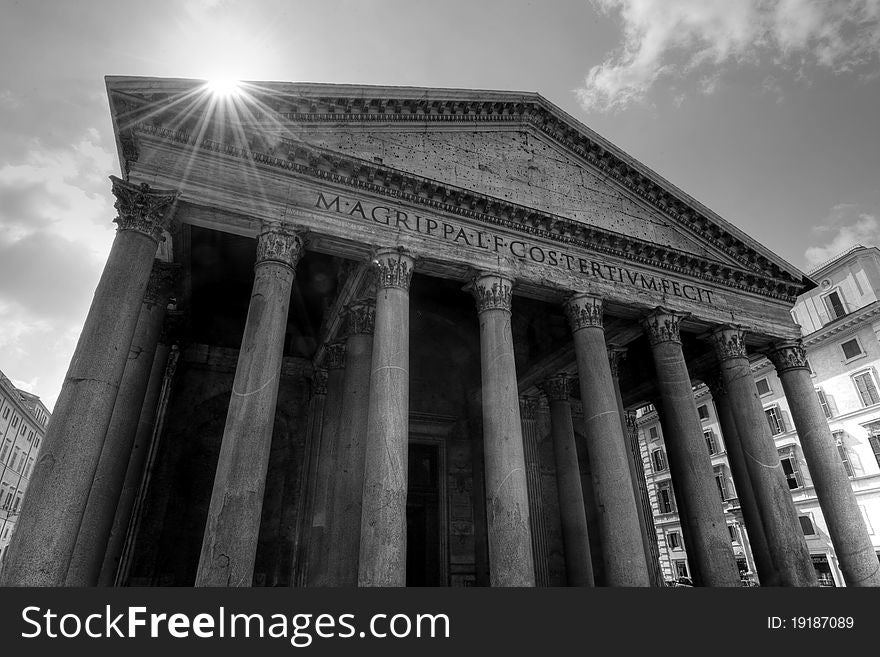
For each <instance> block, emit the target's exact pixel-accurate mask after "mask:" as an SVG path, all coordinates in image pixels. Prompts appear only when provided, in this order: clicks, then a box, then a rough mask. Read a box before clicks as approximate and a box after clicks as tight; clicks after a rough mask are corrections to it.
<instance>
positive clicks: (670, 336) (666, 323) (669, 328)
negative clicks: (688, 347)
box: [642, 308, 688, 346]
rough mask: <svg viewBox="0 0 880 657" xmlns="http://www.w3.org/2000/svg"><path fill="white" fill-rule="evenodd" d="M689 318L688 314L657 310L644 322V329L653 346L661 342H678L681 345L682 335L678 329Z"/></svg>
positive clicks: (662, 309)
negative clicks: (682, 321)
mask: <svg viewBox="0 0 880 657" xmlns="http://www.w3.org/2000/svg"><path fill="white" fill-rule="evenodd" d="M687 316H688V313H677V312H674V311H672V310H666V309H665V308H657V309H656V310H655V311H654V312H652V313H651V314H650V315H648V316H647V317H645V319H644V320H642V328H644V329H645V334H646V335H647V336H648V342H650V343H651V345H652V346H653V345H657V344H660V343H661V342H677V343H678V344H681V334H680V333H679V330H678V327H679V325H680V324H681V320H683V319H684V318H685V317H687Z"/></svg>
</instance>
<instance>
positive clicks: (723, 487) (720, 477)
mask: <svg viewBox="0 0 880 657" xmlns="http://www.w3.org/2000/svg"><path fill="white" fill-rule="evenodd" d="M715 485H716V486H718V492H719V493H720V494H721V501H722V502H724V501H726V500H727V481H726V480H725V477H724V470H723V468H720V467H718V468H715Z"/></svg>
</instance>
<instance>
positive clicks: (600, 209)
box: [107, 78, 813, 298]
mask: <svg viewBox="0 0 880 657" xmlns="http://www.w3.org/2000/svg"><path fill="white" fill-rule="evenodd" d="M248 84H249V86H248V87H247V94H248V98H249V101H250V104H251V107H249V108H247V110H246V111H242V112H239V113H238V114H237V115H236V114H235V113H229V112H227V113H218V112H217V111H216V108H214V109H213V110H212V109H211V107H212V106H211V105H210V103H208V102H206V101H204V100H202V101H201V107H200V104H199V103H200V101H199V93H200V90H201V89H202V88H203V83H202V82H201V81H193V80H162V79H152V78H108V82H107V85H108V92H109V95H110V102H111V108H112V110H113V119H114V127H115V129H116V132H117V139H118V143H119V146H120V159H121V160H122V161H123V162H124V163H125V166H126V167H128V165H129V163H130V162H131V161H133V160H132V157H134V158H135V159H136V157H137V153H136V151H137V144H136V142H137V139H136V133H137V130H139V129H150V130H153V131H154V132H155V131H156V130H157V129H158V128H161V129H163V130H165V132H169V131H171V133H173V134H178V135H184V137H181V138H180V139H182V140H183V141H187V140H192V139H194V138H195V137H194V135H199V136H200V137H203V136H204V135H206V134H208V135H209V136H210V138H211V139H212V140H215V141H216V140H217V139H220V140H221V141H222V140H224V139H228V140H236V141H237V142H238V146H237V148H239V149H240V150H241V148H242V147H243V146H244V147H246V148H247V149H251V152H252V155H253V156H254V157H257V158H259V157H263V156H265V155H266V154H268V155H269V156H271V157H275V158H278V157H280V158H282V159H284V158H286V159H287V160H288V161H302V162H304V163H305V164H304V165H303V167H301V169H300V170H301V171H304V172H307V171H308V169H309V167H312V168H313V169H314V170H315V171H316V172H317V171H318V169H319V168H320V169H321V170H322V171H326V170H327V168H328V167H329V169H330V170H333V171H334V172H335V173H336V174H339V175H343V176H344V175H354V177H355V178H361V179H362V178H363V175H364V173H363V172H364V170H366V169H369V172H368V173H367V174H366V175H367V177H369V178H370V180H371V181H373V183H376V182H377V181H378V184H380V185H381V184H383V181H384V184H386V185H387V186H389V188H390V187H395V188H398V189H413V190H415V194H416V195H419V196H424V195H426V194H427V195H430V196H431V197H432V198H443V199H444V201H445V202H450V201H451V202H452V203H453V204H456V203H457V204H458V206H459V208H461V207H463V206H465V205H466V206H468V207H469V208H471V209H473V208H474V207H478V209H480V211H483V212H489V213H495V214H496V215H497V214H501V215H503V217H504V218H505V219H506V220H512V221H519V222H522V223H525V224H527V225H532V226H541V227H543V228H545V229H546V230H563V231H566V234H569V233H572V234H574V233H577V234H578V237H579V238H580V239H581V240H582V241H586V242H588V243H589V241H590V240H592V239H595V240H598V241H600V242H602V245H603V248H611V247H613V248H614V249H617V250H622V251H623V252H627V253H628V252H629V251H631V250H634V252H635V253H636V254H637V256H638V257H643V255H644V253H645V252H646V251H647V252H648V253H649V256H648V257H652V258H653V256H654V255H656V254H654V253H653V251H652V248H656V249H657V251H659V255H660V258H661V259H662V260H663V261H664V263H665V265H664V266H669V267H679V266H687V268H688V269H689V270H690V271H692V272H694V271H698V272H699V273H700V275H705V276H711V277H712V278H714V279H721V280H726V281H727V282H728V284H733V285H735V286H737V287H741V286H742V287H745V288H747V289H752V290H753V291H757V292H759V293H763V294H771V295H772V296H780V297H783V298H785V297H793V296H795V295H797V294H800V293H801V292H802V291H804V290H805V289H809V288H810V287H812V286H813V284H812V281H810V280H809V279H807V278H806V277H805V276H804V275H803V274H802V273H801V272H800V271H798V270H797V269H796V268H795V267H793V266H792V265H790V264H789V263H787V262H785V261H784V260H783V259H781V258H779V257H778V256H777V255H776V254H774V253H773V252H772V251H770V250H768V249H766V248H765V247H763V246H762V245H760V244H759V243H757V242H756V241H755V240H753V239H752V238H750V237H748V236H747V235H745V234H744V233H743V232H742V231H740V230H739V229H737V228H735V227H734V226H732V225H730V224H729V223H727V222H726V221H724V220H723V219H721V217H718V216H717V215H715V214H714V213H712V212H711V211H710V210H708V209H707V208H705V207H704V206H702V205H701V204H699V203H698V202H697V201H695V200H694V199H692V198H691V197H689V196H688V195H686V194H684V192H682V191H681V190H679V189H677V188H676V187H674V186H673V185H671V184H670V183H668V182H667V181H665V180H664V179H663V178H661V177H660V176H658V175H657V174H656V173H654V172H653V171H651V170H650V169H648V168H647V167H645V166H644V165H642V164H640V163H639V162H637V161H635V160H634V159H633V158H631V157H630V156H628V155H626V154H625V153H623V152H622V151H620V150H619V149H617V148H616V147H615V146H613V145H612V144H610V143H609V142H607V140H604V139H603V138H602V137H600V136H599V135H597V134H596V133H594V132H593V131H591V130H589V129H588V128H586V126H583V125H582V124H580V123H579V122H578V121H576V120H575V119H573V118H572V117H570V116H569V115H567V114H565V113H564V112H563V111H562V110H560V109H559V108H557V107H555V106H554V105H552V104H551V103H549V102H547V101H546V100H545V99H543V98H542V97H540V96H538V95H537V94H528V93H516V92H497V91H464V90H449V89H415V88H401V87H367V86H351V85H318V84H294V83H248ZM202 93H203V92H202ZM209 114H210V116H211V121H206V118H207V117H208V115H209ZM221 115H222V117H223V118H222V122H223V125H219V126H218V121H220V119H219V118H218V117H220V116H221ZM233 116H234V118H230V117H233ZM206 123H210V126H209V130H208V131H207V132H206V130H205V129H204V125H205V124H206ZM175 131H176V132H175ZM260 161H263V160H260ZM318 162H320V164H318ZM352 171H355V172H356V173H355V174H352ZM357 172H360V173H357ZM322 175H323V174H322ZM560 226H562V228H559V227H560ZM578 226H582V227H584V228H585V229H586V230H583V231H581V230H580V229H578ZM629 240H631V241H632V243H633V244H635V245H636V247H635V249H631V248H630V244H629ZM609 244H610V245H611V246H610V247H609V246H608V245H609Z"/></svg>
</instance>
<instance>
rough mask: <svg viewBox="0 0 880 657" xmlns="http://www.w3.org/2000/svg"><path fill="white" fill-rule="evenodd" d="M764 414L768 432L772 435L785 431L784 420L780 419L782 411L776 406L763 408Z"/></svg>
mask: <svg viewBox="0 0 880 657" xmlns="http://www.w3.org/2000/svg"><path fill="white" fill-rule="evenodd" d="M764 414H765V415H766V416H767V422H768V424H769V425H770V433H772V434H773V435H774V436H775V435H777V434H780V433H785V422H784V421H783V419H782V411H780V410H779V407H778V406H771V407H770V408H766V409H764Z"/></svg>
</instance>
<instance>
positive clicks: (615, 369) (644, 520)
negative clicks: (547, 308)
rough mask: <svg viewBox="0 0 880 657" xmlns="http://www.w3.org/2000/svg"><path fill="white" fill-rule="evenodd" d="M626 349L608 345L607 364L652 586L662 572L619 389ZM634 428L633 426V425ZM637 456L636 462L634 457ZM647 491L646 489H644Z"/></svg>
mask: <svg viewBox="0 0 880 657" xmlns="http://www.w3.org/2000/svg"><path fill="white" fill-rule="evenodd" d="M626 352H627V350H626V349H625V348H622V347H609V348H608V365H609V367H610V368H611V380H612V381H613V382H614V397H615V399H616V400H617V409H618V411H619V412H620V419H621V425H622V426H623V435H624V437H625V442H626V448H627V449H626V456H627V464H628V465H629V476H630V480H631V482H632V487H633V495H634V496H635V499H636V511H637V512H638V517H639V529H640V530H641V534H642V549H643V550H644V551H645V566H646V568H647V569H648V575H649V576H650V579H651V584H652V585H653V586H659V585H660V581H661V580H662V574H660V572H659V571H660V563H659V562H658V563H657V564H656V566H655V565H654V563H653V559H652V556H653V555H652V552H651V542H650V538H649V535H648V523H649V522H650V525H651V532H652V533H654V535H655V536H656V531H654V522H653V520H651V516H650V514H647V515H646V513H645V505H644V503H643V500H642V489H641V488H640V487H639V479H640V478H641V479H642V481H644V469H643V466H642V460H641V457H640V456H637V455H638V453H639V452H638V430H637V429H636V431H635V433H634V432H633V431H632V430H631V428H630V426H629V424H628V423H627V412H626V409H625V408H624V407H623V395H622V393H621V391H620V363H621V362H622V361H623V359H624V358H626ZM633 428H635V427H633ZM637 458H638V463H637V462H636V459H637ZM646 491H647V489H646ZM648 508H649V509H650V503H649V504H648Z"/></svg>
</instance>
